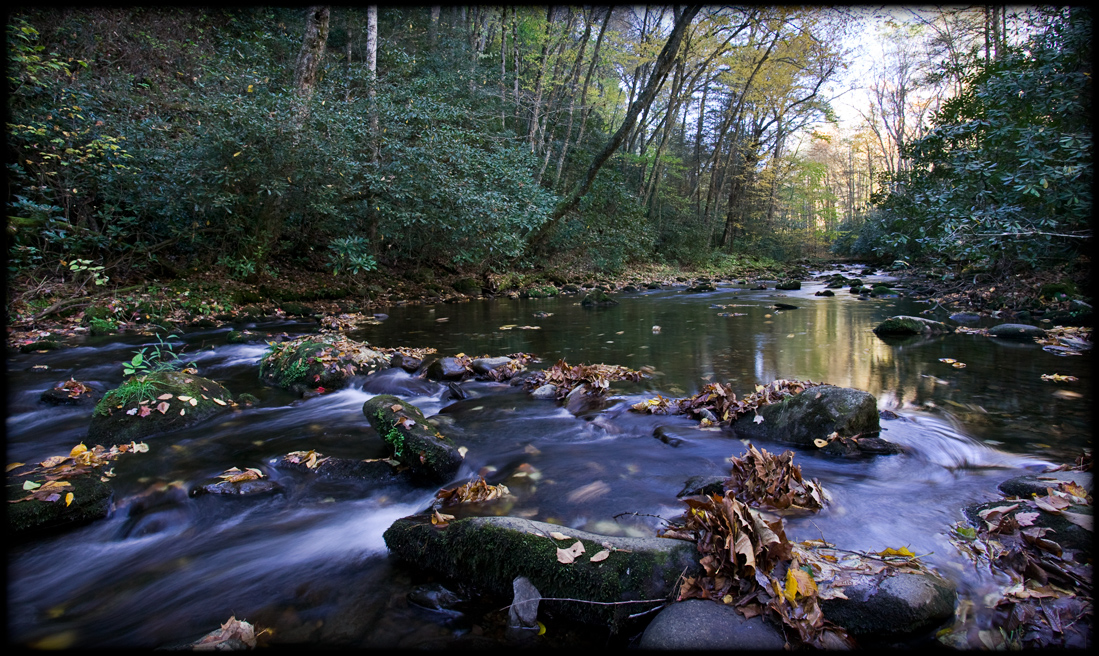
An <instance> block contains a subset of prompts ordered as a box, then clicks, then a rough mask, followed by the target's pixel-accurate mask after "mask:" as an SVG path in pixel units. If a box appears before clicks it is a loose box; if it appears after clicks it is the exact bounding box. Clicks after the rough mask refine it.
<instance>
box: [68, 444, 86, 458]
mask: <svg viewBox="0 0 1099 656" xmlns="http://www.w3.org/2000/svg"><path fill="white" fill-rule="evenodd" d="M87 450H88V447H86V446H84V444H83V443H80V444H77V445H76V446H74V447H73V450H72V451H69V457H70V458H75V457H76V456H78V455H80V454H81V453H84V452H85V451H87Z"/></svg>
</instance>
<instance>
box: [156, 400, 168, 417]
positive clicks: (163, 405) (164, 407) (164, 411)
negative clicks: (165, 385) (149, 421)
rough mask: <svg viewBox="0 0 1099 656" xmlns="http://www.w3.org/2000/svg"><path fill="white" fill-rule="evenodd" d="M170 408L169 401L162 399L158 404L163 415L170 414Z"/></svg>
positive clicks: (158, 408) (157, 407)
mask: <svg viewBox="0 0 1099 656" xmlns="http://www.w3.org/2000/svg"><path fill="white" fill-rule="evenodd" d="M168 408H169V405H168V402H167V401H161V402H160V403H158V404H157V406H156V409H157V410H159V411H160V414H162V415H165V414H168Z"/></svg>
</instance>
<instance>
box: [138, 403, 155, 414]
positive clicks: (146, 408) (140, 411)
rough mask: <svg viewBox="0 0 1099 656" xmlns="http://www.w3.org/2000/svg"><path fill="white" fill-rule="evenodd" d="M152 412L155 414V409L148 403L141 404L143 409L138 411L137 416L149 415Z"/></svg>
mask: <svg viewBox="0 0 1099 656" xmlns="http://www.w3.org/2000/svg"><path fill="white" fill-rule="evenodd" d="M151 414H153V411H152V409H151V408H150V407H149V406H147V405H143V406H141V409H140V410H138V411H137V416H138V417H148V416H149V415H151Z"/></svg>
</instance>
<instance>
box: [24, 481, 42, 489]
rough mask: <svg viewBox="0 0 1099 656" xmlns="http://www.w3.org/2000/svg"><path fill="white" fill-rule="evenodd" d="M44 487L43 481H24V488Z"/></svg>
mask: <svg viewBox="0 0 1099 656" xmlns="http://www.w3.org/2000/svg"><path fill="white" fill-rule="evenodd" d="M40 487H42V484H41V483H35V482H34V481H23V489H24V490H37V489H38V488H40Z"/></svg>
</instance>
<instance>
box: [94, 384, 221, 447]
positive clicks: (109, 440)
mask: <svg viewBox="0 0 1099 656" xmlns="http://www.w3.org/2000/svg"><path fill="white" fill-rule="evenodd" d="M165 396H166V397H168V398H162V397H165ZM232 402H233V399H232V398H231V397H230V395H229V390H227V389H225V388H224V387H222V386H221V384H220V383H216V382H214V381H212V380H210V379H209V378H203V377H201V376H196V375H194V374H185V373H183V372H179V371H158V372H155V373H151V374H146V375H144V376H131V377H130V378H129V379H127V380H126V382H124V383H123V384H122V386H121V387H119V388H117V389H114V390H111V391H110V392H107V394H106V395H105V396H104V397H103V398H102V399H101V400H100V401H99V403H98V404H96V406H95V411H94V412H93V413H92V421H91V424H90V425H89V426H88V439H89V440H91V441H92V442H98V443H101V444H115V443H120V442H131V441H137V440H141V439H142V438H145V437H148V436H150V435H156V434H158V433H165V432H168V431H172V430H176V429H179V428H185V427H187V426H192V425H194V424H197V423H198V422H200V421H203V420H205V419H208V418H210V417H213V416H214V415H217V414H220V413H222V412H225V411H227V410H229V404H230V403H232ZM161 408H163V411H161Z"/></svg>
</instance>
